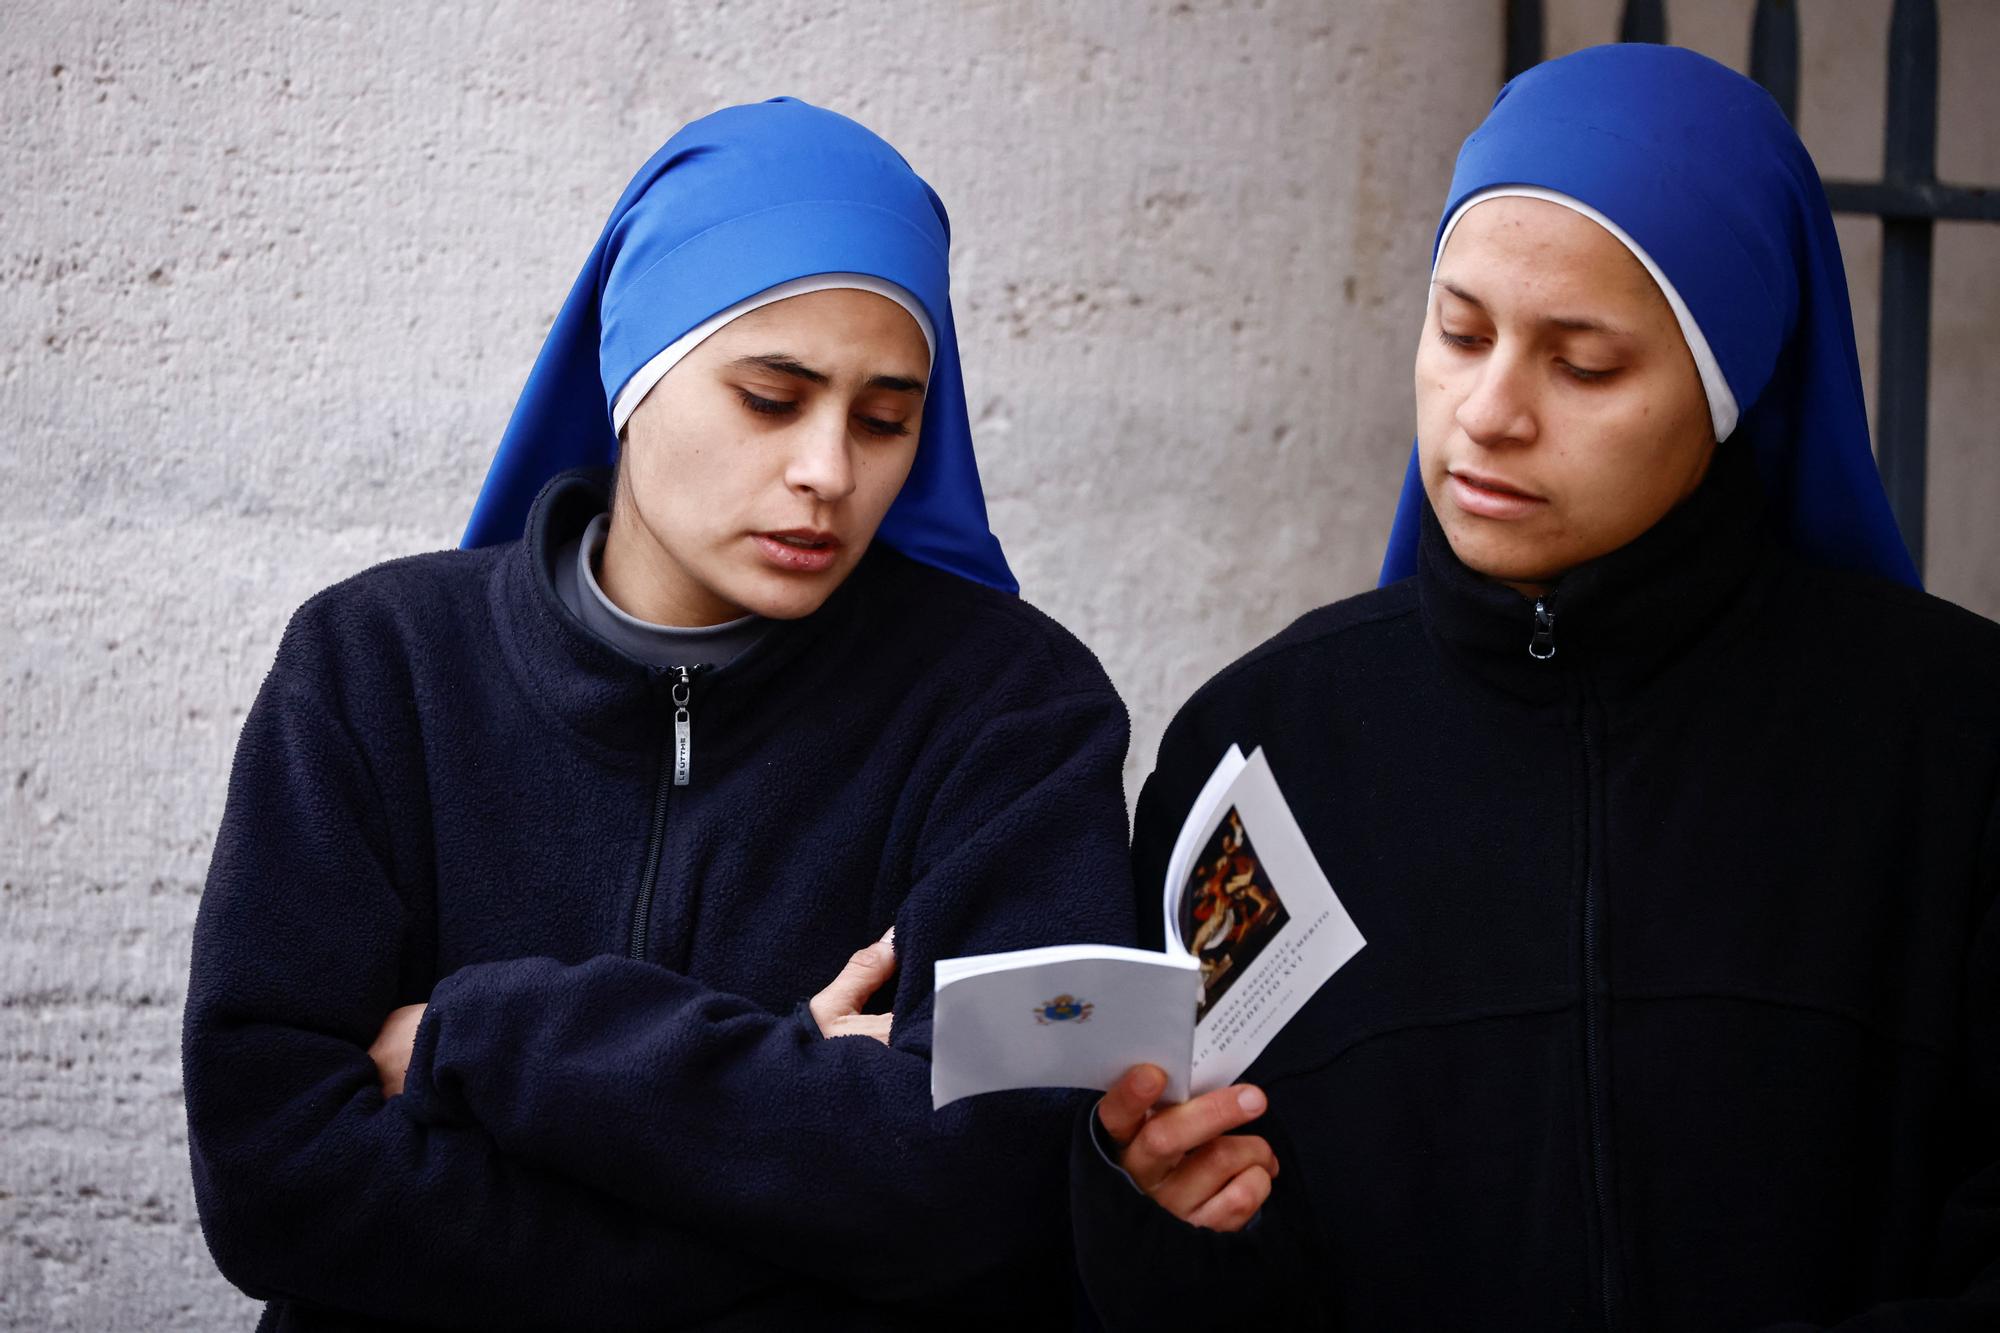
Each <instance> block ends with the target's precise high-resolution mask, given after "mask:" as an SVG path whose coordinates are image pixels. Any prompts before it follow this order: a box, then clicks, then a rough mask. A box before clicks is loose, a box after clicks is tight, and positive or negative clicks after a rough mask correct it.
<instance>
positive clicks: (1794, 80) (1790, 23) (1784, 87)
mask: <svg viewBox="0 0 2000 1333" xmlns="http://www.w3.org/2000/svg"><path fill="white" fill-rule="evenodd" d="M1750 77H1751V78H1753V79H1755V80H1757V82H1759V83H1761V84H1763V85H1764V90H1765V91H1766V92H1768V93H1770V94H1771V98H1772V100H1773V101H1775V102H1777V104H1778V109H1779V110H1780V111H1783V112H1784V113H1785V119H1786V120H1789V121H1791V122H1792V123H1793V124H1795V125H1796V124H1797V123H1798V119H1799V11H1798V7H1797V6H1796V5H1794V4H1793V3H1792V0H1757V12H1756V13H1755V14H1754V15H1753V16H1752V17H1751V19H1750Z"/></svg>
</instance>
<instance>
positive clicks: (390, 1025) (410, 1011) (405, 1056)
mask: <svg viewBox="0 0 2000 1333" xmlns="http://www.w3.org/2000/svg"><path fill="white" fill-rule="evenodd" d="M428 1007H429V1006H427V1005H421V1004H406V1005H404V1006H403V1007H402V1008H400V1009H392V1010H390V1011H389V1019H388V1021H387V1022H385V1023H383V1024H382V1030H381V1031H380V1032H378V1033H376V1034H375V1043H374V1044H373V1045H372V1046H370V1047H369V1048H368V1058H369V1059H371V1060H373V1061H374V1062H375V1076H376V1077H377V1078H379V1079H381V1080H382V1095H383V1096H384V1097H398V1096H401V1095H402V1092H403V1075H405V1074H407V1073H408V1072H409V1070H410V1052H411V1050H412V1049H414V1048H415V1046H416V1044H417V1024H419V1023H421V1022H423V1021H424V1010H425V1009H426V1008H428Z"/></svg>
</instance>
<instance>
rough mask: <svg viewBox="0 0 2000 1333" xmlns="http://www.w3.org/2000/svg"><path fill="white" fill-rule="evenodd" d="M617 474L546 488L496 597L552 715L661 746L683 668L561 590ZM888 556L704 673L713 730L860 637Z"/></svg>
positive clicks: (600, 738)
mask: <svg viewBox="0 0 2000 1333" xmlns="http://www.w3.org/2000/svg"><path fill="white" fill-rule="evenodd" d="M610 481H611V473H610V471H609V470H608V469H605V468H578V469H574V470H572V471H569V472H564V473H561V474H560V475H558V476H556V477H555V478H553V479H552V480H551V481H550V482H549V483H548V485H546V486H544V487H543V488H542V491H541V494H540V495H539V496H537V497H536V500H535V504H534V508H533V509H532V510H531V511H530V513H529V515H528V526H527V531H526V533H525V534H524V535H523V536H522V538H521V540H520V541H518V542H516V543H514V545H513V547H512V548H511V549H509V550H508V551H507V552H506V553H505V554H504V555H503V556H502V558H501V559H500V560H499V562H498V563H497V564H496V565H495V567H494V571H493V575H492V577H491V578H490V579H489V580H488V584H487V595H488V598H489V601H490V603H491V605H492V610H493V619H494V623H495V624H496V625H498V626H499V629H500V639H501V643H502V646H503V648H504V649H505V651H506V653H507V657H508V666H509V667H510V668H511V669H512V670H513V672H514V674H515V676H516V677H517V679H518V680H519V681H520V683H521V686H522V688H523V689H524V690H526V691H527V692H528V693H529V694H530V695H531V696H532V697H533V698H534V699H535V700H536V702H537V704H538V705H539V706H540V707H542V708H543V710H544V711H545V712H547V713H549V714H551V715H553V717H554V718H555V719H556V720H557V721H558V722H560V723H561V724H562V725H563V726H564V727H565V728H566V729H568V730H569V731H570V732H572V733H574V734H575V735H577V736H578V737H580V738H582V739H584V740H585V741H587V742H590V743H593V744H595V745H598V746H601V747H605V748H608V749H611V750H615V751H633V752H648V753H649V752H651V751H653V750H654V749H655V748H657V746H658V744H659V741H660V735H661V732H662V729H663V728H664V727H666V726H667V725H669V724H670V719H671V714H672V705H671V704H670V703H669V696H670V694H671V692H672V689H673V686H674V684H675V682H676V679H677V674H676V672H675V671H674V670H673V669H672V668H668V667H655V666H649V665H647V664H645V663H643V662H640V661H638V660H637V659H635V658H633V657H630V656H628V655H627V654H625V653H623V652H621V651H620V650H619V649H618V648H617V647H615V646H614V645H612V644H611V643H610V642H608V641H607V640H605V639H604V638H602V637H601V636H599V635H598V634H596V633H595V632H593V631H592V630H591V629H590V628H589V627H588V626H586V625H585V624H584V623H583V622H582V621H581V620H579V619H578V618H577V617H576V615H575V614H574V613H573V612H572V611H571V610H570V609H569V607H567V606H566V605H564V604H563V600H562V595H561V594H560V593H558V592H557V591H556V585H555V561H556V556H557V553H558V552H560V551H561V550H562V548H563V546H564V544H565V543H566V542H568V541H571V540H573V539H575V538H576V536H577V535H578V534H579V533H581V532H582V531H583V529H584V528H585V527H587V526H588V525H589V523H590V520H591V519H592V518H594V517H596V516H597V515H598V514H601V513H603V512H604V511H605V509H606V507H607V506H608V505H609V504H610ZM876 563H877V561H876V557H875V556H874V555H873V554H871V555H869V556H864V557H863V558H862V561H861V564H860V565H859V566H858V567H857V568H856V569H855V570H854V572H853V573H852V574H850V575H849V576H848V578H847V580H846V582H844V583H843V584H842V585H841V586H840V587H839V588H837V589H836V590H835V591H834V593H833V595H832V596H831V597H829V598H827V600H826V602H825V603H824V604H823V605H821V607H820V608H819V609H818V610H817V611H814V612H813V613H812V614H811V615H808V616H803V617H801V618H799V619H797V620H790V621H777V622H774V623H773V624H772V626H771V628H770V629H769V630H768V631H767V632H766V633H765V634H764V636H763V637H762V638H760V639H759V640H758V641H757V642H756V643H755V644H753V645H752V646H751V647H749V648H748V649H746V650H744V652H743V654H742V655H741V656H739V657H738V658H737V659H736V660H734V661H732V662H730V663H729V664H728V665H727V666H723V667H719V668H715V669H713V670H709V671H704V672H702V673H701V675H700V679H699V682H698V684H697V686H696V689H697V692H698V694H699V697H700V709H701V714H702V724H703V729H704V730H705V731H707V732H708V733H709V734H710V735H721V736H727V735H728V734H729V729H730V725H731V724H732V723H734V722H737V721H739V720H741V717H742V715H743V714H744V713H745V712H746V711H748V710H750V709H753V708H755V707H757V704H758V700H759V698H760V696H768V695H769V694H770V693H771V691H770V690H768V688H767V687H768V686H770V685H771V684H772V683H773V682H774V681H775V680H777V679H778V678H779V677H781V676H782V675H783V673H784V672H785V670H786V668H787V667H789V666H792V665H795V664H796V663H797V662H798V661H799V660H800V658H801V657H802V655H804V654H806V653H809V652H813V651H819V650H825V649H828V648H832V647H834V646H836V645H837V643H838V642H839V637H840V635H841V632H842V631H843V630H844V629H845V630H847V631H849V632H851V630H852V621H853V619H854V615H853V612H854V608H855V606H856V604H857V603H858V602H859V601H860V600H861V599H862V598H864V597H865V596H866V595H867V594H866V590H865V589H866V585H867V584H869V583H870V582H871V581H872V580H871V577H870V576H871V573H872V571H873V566H874V565H875V564H876Z"/></svg>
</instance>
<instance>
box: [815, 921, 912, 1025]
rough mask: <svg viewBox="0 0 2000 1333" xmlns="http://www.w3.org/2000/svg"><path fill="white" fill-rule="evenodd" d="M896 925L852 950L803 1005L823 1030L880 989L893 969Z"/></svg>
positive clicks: (853, 1010)
mask: <svg viewBox="0 0 2000 1333" xmlns="http://www.w3.org/2000/svg"><path fill="white" fill-rule="evenodd" d="M895 934H896V928H895V927H894V926H891V927H890V928H889V933H888V934H886V935H884V936H883V937H882V938H881V939H879V940H877V941H875V942H874V943H873V944H871V945H869V946H868V947H867V948H865V949H859V950H856V951H855V953H854V954H853V956H852V957H850V958H849V959H848V960H847V965H846V966H845V967H843V968H841V969H840V973H839V975H837V976H835V977H834V979H833V980H832V981H830V982H828V983H827V986H826V989H825V990H823V991H821V992H820V993H819V994H817V995H815V996H813V997H812V999H811V1000H809V1001H808V1002H807V1005H806V1007H807V1008H808V1009H810V1010H811V1011H812V1016H813V1019H814V1020H815V1021H816V1022H817V1023H818V1024H819V1025H820V1030H821V1031H822V1032H824V1031H825V1030H826V1025H827V1024H828V1023H829V1022H831V1021H832V1020H833V1019H835V1018H838V1017H839V1016H840V1015H842V1014H851V1013H856V1012H858V1011H859V1010H860V1009H861V1006H863V1005H865V1004H867V1003H868V997H869V996H871V995H873V994H874V993H875V992H876V991H877V990H878V989H880V987H881V985H882V983H883V982H885V981H887V980H888V979H889V977H890V976H891V975H892V974H893V973H894V972H895V970H896V945H895Z"/></svg>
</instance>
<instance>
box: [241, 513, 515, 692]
mask: <svg viewBox="0 0 2000 1333" xmlns="http://www.w3.org/2000/svg"><path fill="white" fill-rule="evenodd" d="M506 549H508V548H506V547H486V548H482V549H480V550H472V551H465V550H445V551H430V552H425V553H423V554H421V555H409V556H401V557H399V558H397V559H394V560H388V561H384V562H383V563H381V564H379V565H374V566H371V567H370V568H368V569H364V570H362V571H361V572H359V573H357V574H353V575H350V576H348V577H347V578H344V579H342V580H340V581H339V582H338V583H335V584H333V585H331V586H329V587H327V588H324V589H322V590H321V591H319V592H317V593H315V594H313V595H312V596H311V597H309V598H307V599H306V601H305V602H304V603H303V604H302V605H301V606H300V607H299V609H298V610H297V611H295V612H293V614H292V618H291V622H290V623H289V624H288V625H287V626H286V628H285V634H284V639H283V641H282V642H281V643H280V645H279V648H278V658H277V662H276V663H275V664H274V666H273V673H274V675H280V676H285V675H290V674H295V673H300V672H304V673H307V674H320V673H326V672H333V673H338V674H339V675H340V676H341V677H343V678H346V680H347V681H348V682H349V683H354V682H356V681H357V680H371V679H380V678H381V677H382V676H383V675H384V674H392V673H401V672H404V671H406V669H407V663H408V661H409V660H410V659H411V658H412V657H416V656H425V655H430V654H432V653H434V652H436V651H441V650H443V651H448V650H449V647H448V645H449V644H451V643H453V642H456V641H459V640H462V638H463V637H464V634H465V631H466V622H467V619H468V617H472V616H479V617H485V616H487V615H488V611H487V604H486V588H485V585H486V577H487V574H488V573H489V572H490V571H491V569H492V567H493V565H494V563H495V561H497V560H498V559H499V558H500V555H501V552H503V551H505V550H506ZM434 645H435V646H434Z"/></svg>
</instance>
